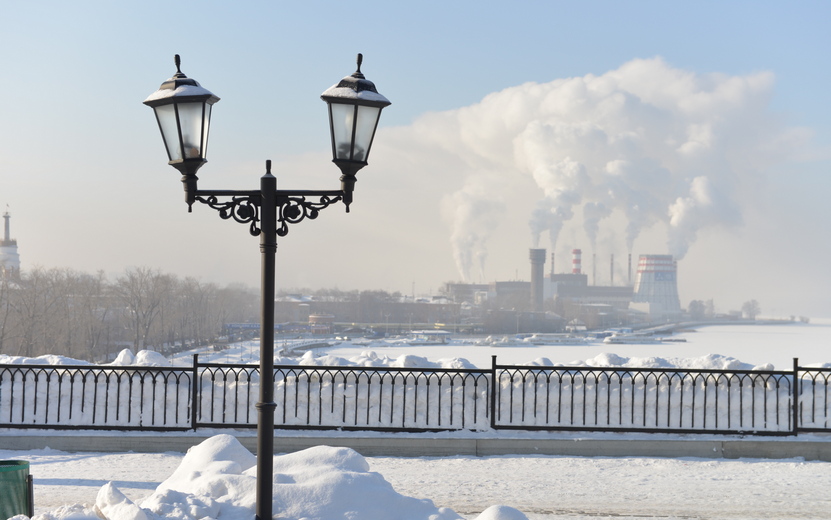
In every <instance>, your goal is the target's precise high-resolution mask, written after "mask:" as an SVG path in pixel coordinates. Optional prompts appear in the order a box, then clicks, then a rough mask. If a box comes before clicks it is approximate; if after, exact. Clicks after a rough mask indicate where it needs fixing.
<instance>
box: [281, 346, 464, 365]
mask: <svg viewBox="0 0 831 520" xmlns="http://www.w3.org/2000/svg"><path fill="white" fill-rule="evenodd" d="M275 361H276V362H277V363H278V364H281V365H294V364H298V365H304V366H321V367H322V366H330V367H340V366H361V367H398V368H455V369H468V368H470V369H473V368H476V367H475V366H473V364H472V363H471V362H470V361H468V360H466V359H463V358H445V359H438V360H436V361H435V362H433V361H430V360H428V359H427V358H426V357H421V356H414V355H410V354H404V355H401V356H398V357H397V358H391V357H389V356H386V355H382V356H379V355H378V354H376V353H375V351H374V350H365V351H363V352H361V353H360V354H359V355H357V356H352V357H350V358H348V359H347V358H342V357H338V356H332V355H328V354H327V355H323V356H315V354H314V353H313V352H312V351H307V352H306V353H305V354H303V356H302V357H301V358H300V360H299V361H298V360H296V359H294V358H276V360H275Z"/></svg>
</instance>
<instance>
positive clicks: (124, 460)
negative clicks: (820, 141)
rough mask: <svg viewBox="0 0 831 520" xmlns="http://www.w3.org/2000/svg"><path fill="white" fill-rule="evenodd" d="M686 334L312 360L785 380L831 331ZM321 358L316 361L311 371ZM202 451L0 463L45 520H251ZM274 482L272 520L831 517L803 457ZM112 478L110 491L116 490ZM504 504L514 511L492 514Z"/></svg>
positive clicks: (829, 467) (236, 460)
mask: <svg viewBox="0 0 831 520" xmlns="http://www.w3.org/2000/svg"><path fill="white" fill-rule="evenodd" d="M685 336H686V337H687V342H686V343H663V344H647V345H614V346H612V345H603V344H594V345H589V346H548V347H546V346H492V345H489V344H464V345H462V344H455V345H451V346H412V345H409V346H408V345H394V344H392V343H373V344H369V345H368V344H349V343H344V344H341V345H338V346H336V347H332V348H330V349H326V350H325V351H317V352H314V353H313V354H317V355H323V356H326V357H327V358H328V359H329V360H332V359H335V357H334V356H338V357H340V358H342V359H344V358H346V359H350V362H357V363H372V364H375V363H404V364H409V363H417V364H421V363H428V364H429V363H435V364H437V365H440V366H447V365H457V364H459V363H461V364H470V365H475V366H478V367H487V366H489V365H490V356H491V355H493V354H496V355H497V356H499V357H498V359H499V362H500V363H503V364H514V363H516V364H520V363H528V362H533V361H534V360H545V361H546V362H550V363H560V364H580V365H582V364H596V363H611V364H618V365H619V364H623V365H627V366H686V367H690V366H695V367H701V368H707V367H709V368H749V367H752V366H765V365H775V367H776V368H777V369H780V370H781V369H788V368H789V367H790V366H791V363H792V361H791V359H792V358H793V357H799V358H800V362H801V364H803V365H808V364H813V365H826V364H827V363H828V361H829V360H830V359H831V354H829V350H828V346H829V345H830V344H831V325H829V324H827V323H820V324H810V325H804V324H788V325H769V326H764V327H761V326H760V327H749V326H745V327H739V328H738V329H735V328H734V327H708V328H704V329H701V330H699V331H698V332H691V333H687V334H685ZM369 351H372V352H374V354H369V353H368V352H369ZM715 352H718V353H719V354H714V353H715ZM311 356H312V355H311V354H310V355H307V356H306V362H309V360H310V357H311ZM0 358H2V356H0ZM286 359H287V360H288V358H286ZM204 360H206V361H207V360H213V361H230V362H235V361H243V362H256V347H255V345H253V344H245V345H239V346H236V347H234V349H231V350H228V351H225V352H221V353H215V354H210V355H208V354H207V353H206V354H205V359H204ZM460 360H461V361H460ZM162 361H163V360H160V359H158V358H157V357H156V356H154V355H153V354H152V353H144V354H142V355H141V356H139V359H132V360H131V359H122V360H121V362H125V364H126V362H130V363H135V364H155V363H158V362H162ZM325 361H326V360H325V359H324V360H320V359H319V360H313V361H311V362H312V363H324V362H325ZM9 362H17V363H21V362H28V360H20V359H17V360H9V359H8V358H5V359H0V363H9ZM40 362H44V363H61V362H63V363H66V362H67V360H65V359H61V358H55V359H49V360H46V359H43V360H40ZM293 362H295V363H296V362H298V360H297V359H296V358H295V359H294V360H293ZM300 362H303V361H300ZM705 365H706V366H705ZM725 365H727V366H725ZM206 442H207V443H208V444H207V445H203V446H201V447H199V448H197V449H195V450H193V451H191V453H190V454H189V455H187V456H185V455H183V454H172V453H167V454H153V455H140V454H134V453H126V454H97V453H76V454H70V453H61V452H55V451H50V450H45V451H34V452H12V451H3V450H2V446H0V458H2V459H23V460H29V461H30V462H31V463H32V473H33V475H34V476H35V479H36V480H35V481H36V487H35V496H36V505H37V513H38V515H40V518H41V519H42V520H52V519H59V518H67V519H68V518H72V519H73V520H81V519H82V518H85V516H84V515H87V516H89V517H90V518H91V517H92V516H90V515H98V516H97V517H98V518H100V517H106V518H107V519H108V520H156V519H157V518H158V519H160V518H164V519H169V520H199V519H203V518H216V519H217V520H237V519H238V518H239V519H242V518H246V519H248V518H250V516H251V515H252V513H253V496H254V494H253V493H254V491H253V490H254V484H253V473H252V471H253V470H252V469H251V467H250V466H251V464H253V462H252V460H253V456H251V454H250V453H249V452H247V451H246V450H244V448H242V447H241V446H239V445H235V444H234V443H235V441H233V440H232V438H230V437H229V436H219V437H214V438H212V439H210V440H209V441H206ZM162 449H163V447H160V451H161V450H162ZM275 471H276V476H275V513H276V514H279V515H280V517H281V518H287V519H298V520H299V519H301V518H309V519H312V518H319V519H321V520H330V519H336V518H361V519H363V520H381V519H382V518H383V519H387V518H400V519H402V520H411V519H412V520H416V519H425V520H426V519H428V518H429V519H433V520H445V519H454V518H460V516H459V515H461V517H464V518H479V519H480V520H495V519H500V520H513V519H514V518H522V514H520V513H519V512H518V511H516V510H514V509H511V508H516V509H517V510H519V511H522V512H523V513H524V514H525V515H526V516H527V517H528V518H531V519H535V518H553V517H557V518H611V517H626V518H655V517H659V518H710V519H722V518H723V519H751V518H829V517H831V499H830V498H829V496H828V494H827V490H828V489H831V464H829V463H824V462H810V461H802V460H785V461H762V460H739V461H724V460H718V461H716V460H706V459H654V458H625V459H609V458H576V457H542V456H537V457H528V456H526V457H486V458H469V457H449V458H438V459H436V458H416V459H412V458H386V457H384V458H381V457H374V458H368V459H364V458H363V457H361V456H360V455H358V454H357V453H355V452H352V451H351V450H345V449H325V448H321V449H313V450H311V451H309V450H307V451H304V452H299V453H297V454H290V455H282V456H278V457H277V458H276V459H275ZM110 481H113V482H114V483H113V484H112V485H109V484H108V482H110ZM421 499H429V500H431V501H432V502H429V501H427V502H425V501H423V500H421ZM96 502H97V506H96V505H95V503H96ZM499 504H502V505H504V506H506V507H493V508H490V509H488V508H489V507H490V506H495V505H499ZM95 507H97V510H96V509H95ZM443 508H449V509H443ZM483 511H484V512H483Z"/></svg>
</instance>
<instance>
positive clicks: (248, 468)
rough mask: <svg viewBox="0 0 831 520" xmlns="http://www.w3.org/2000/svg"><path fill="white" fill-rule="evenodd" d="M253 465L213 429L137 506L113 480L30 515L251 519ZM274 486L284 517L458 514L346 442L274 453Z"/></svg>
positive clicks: (53, 519) (498, 509)
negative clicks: (82, 497)
mask: <svg viewBox="0 0 831 520" xmlns="http://www.w3.org/2000/svg"><path fill="white" fill-rule="evenodd" d="M256 470H257V468H256V458H255V457H254V455H252V454H251V452H249V451H248V450H246V449H245V448H244V447H243V446H242V445H241V444H240V443H239V441H237V440H236V439H235V438H234V437H233V436H230V435H217V436H215V437H212V438H210V439H208V440H206V441H204V442H203V443H201V444H199V445H198V446H194V447H193V448H191V449H190V450H189V451H188V453H187V454H186V455H185V457H184V458H183V459H182V462H181V464H180V465H179V467H178V468H177V469H176V470H175V471H174V472H173V474H172V475H170V477H168V478H167V479H166V480H165V481H164V482H162V483H161V484H160V485H159V486H158V487H157V488H156V490H155V492H153V493H152V494H151V495H150V496H149V497H147V498H145V499H144V500H143V501H141V502H140V503H139V504H136V503H134V502H133V501H132V500H130V499H129V498H127V496H125V495H124V493H122V492H121V491H120V490H119V489H118V487H117V486H115V485H114V484H113V483H112V482H110V483H107V484H106V485H104V486H103V487H102V488H101V490H100V491H99V492H98V496H97V498H96V501H95V504H94V505H82V504H72V505H67V506H64V507H60V508H58V509H56V510H54V511H52V512H49V513H44V514H41V515H37V516H35V517H34V519H35V520H61V519H67V520H87V519H89V520H101V519H106V520H161V519H164V520H208V519H218V520H250V518H251V517H252V516H253V515H254V509H255V502H256ZM272 489H273V494H274V499H273V508H274V515H275V516H276V517H278V518H281V519H286V520H300V519H308V520H312V519H319V520H334V519H338V518H342V519H350V518H356V519H358V518H359V519H361V520H388V519H397V520H457V519H461V518H462V517H461V516H460V515H458V514H456V513H455V512H454V511H452V510H450V509H447V508H439V507H436V506H435V505H434V504H433V502H432V501H430V500H425V499H417V498H411V497H406V496H403V495H401V494H399V493H398V492H396V491H395V490H394V489H393V487H392V485H391V484H390V483H389V482H387V481H386V480H385V479H384V478H383V476H381V475H380V474H379V473H376V472H372V471H370V468H369V464H368V463H367V461H366V459H364V457H362V456H361V455H359V454H358V453H357V452H355V451H353V450H351V449H349V448H333V447H328V446H318V447H315V448H310V449H307V450H303V451H300V452H296V453H291V454H288V455H278V456H275V457H274V477H273V488H272ZM15 518H18V517H15ZM20 518H21V520H22V517H20ZM525 518H526V517H525V515H524V514H522V513H521V512H519V511H518V510H516V509H514V508H511V507H507V506H492V507H490V508H488V509H486V510H485V511H483V512H482V514H480V515H479V516H478V517H477V519H478V520H521V519H525Z"/></svg>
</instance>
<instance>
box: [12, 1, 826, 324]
mask: <svg viewBox="0 0 831 520" xmlns="http://www.w3.org/2000/svg"><path fill="white" fill-rule="evenodd" d="M830 25H831V4H828V3H827V2H793V3H787V4H786V3H785V2H763V1H747V2H738V1H733V2H722V1H719V2H673V1H655V2H650V1H639V2H617V1H614V2H596V1H588V2H556V1H549V2H543V1H539V2H532V1H521V0H520V1H513V2H481V1H479V2H472V1H471V2H467V1H459V2H448V1H442V2H438V1H421V2H408V3H406V4H405V3H398V2H389V1H386V2H376V1H363V2H335V1H332V2H315V1H309V2H278V1H271V2H234V3H231V2H207V1H202V2H184V1H182V2H156V1H145V2H140V3H139V2H104V1H102V2H92V1H85V0H78V1H75V2H71V3H70V2H63V1H60V2H44V1H38V2H17V1H7V0H0V71H2V76H0V95H1V97H0V98H2V100H3V103H2V105H0V204H2V205H3V206H5V204H8V205H9V208H10V212H11V214H12V235H13V238H16V239H18V243H19V253H20V258H21V262H22V264H23V268H24V269H28V268H32V267H34V266H37V265H39V266H43V267H69V268H72V269H77V270H81V271H90V272H91V271H96V270H99V269H103V270H104V271H106V272H107V273H111V274H113V275H117V274H119V273H121V272H123V270H124V269H125V268H127V267H130V266H147V267H153V268H159V269H161V270H163V271H165V272H172V273H176V274H178V275H181V276H195V277H198V278H200V279H202V280H204V281H215V282H218V283H221V284H225V283H230V282H242V283H246V284H249V285H251V286H258V284H259V276H260V275H259V261H260V259H259V248H258V240H257V239H256V238H254V237H251V236H250V235H249V234H248V232H247V228H246V226H243V225H240V224H237V223H234V222H229V221H223V220H221V219H220V218H219V217H218V215H217V213H216V212H215V211H214V210H212V209H210V208H208V207H207V206H203V205H196V206H194V211H193V213H191V214H188V213H187V211H186V206H185V204H184V201H183V192H182V187H181V183H180V182H179V174H178V172H177V171H176V170H175V169H173V168H172V167H170V166H168V165H167V164H166V163H167V158H166V155H165V152H164V149H163V145H162V140H161V137H160V135H159V132H158V129H157V126H156V123H155V120H154V117H153V113H152V110H151V109H150V108H148V107H146V106H144V105H142V103H141V102H142V101H143V100H144V99H145V98H146V97H147V96H148V95H149V94H150V93H151V92H153V91H154V90H156V89H157V88H158V86H159V84H161V82H162V81H164V80H165V79H167V78H169V77H170V76H171V75H172V74H173V73H174V72H175V67H174V65H173V55H174V54H177V53H178V54H180V55H181V56H182V70H183V72H184V73H185V74H187V75H188V76H190V77H192V78H195V79H197V80H198V81H199V82H201V84H202V85H203V86H204V87H206V88H208V89H209V90H211V91H212V92H214V93H215V94H217V95H218V96H219V97H220V98H221V101H220V102H219V103H218V104H217V105H215V106H214V113H213V119H212V128H211V142H210V147H209V155H208V160H209V163H208V164H207V165H206V166H204V167H203V168H202V170H201V171H200V173H199V176H200V188H203V189H240V190H251V189H256V188H257V187H258V185H259V184H258V182H259V181H258V179H259V177H260V176H261V175H262V174H263V172H264V162H265V160H266V159H272V160H274V162H275V169H274V171H275V174H276V175H277V177H278V183H279V184H280V186H281V187H283V188H296V189H337V188H338V187H339V182H338V177H339V171H338V169H337V168H336V167H335V166H334V165H332V164H331V163H330V159H331V158H330V156H329V151H328V150H329V142H328V122H327V119H326V111H325V104H324V103H323V102H322V101H321V100H320V99H319V95H320V94H321V93H322V92H323V91H324V90H325V89H326V88H328V87H329V86H331V85H332V84H334V83H336V82H337V81H338V80H339V79H340V78H342V77H343V76H346V75H348V74H351V73H352V72H353V71H354V68H355V61H354V60H355V55H356V54H357V53H358V52H362V53H363V54H364V66H363V68H362V69H363V72H364V73H365V74H366V76H367V78H369V79H370V80H372V81H374V82H375V84H376V85H377V87H378V90H379V91H380V92H381V93H382V94H384V95H385V96H386V97H388V98H389V99H390V100H391V101H392V106H390V107H389V108H387V109H385V110H384V113H383V114H382V118H381V128H380V129H379V132H378V135H377V137H376V143H375V147H374V149H373V152H372V155H371V156H370V161H369V162H370V164H369V166H368V167H367V168H365V169H364V170H362V171H361V172H360V173H359V174H358V179H359V181H358V183H357V185H356V193H355V202H354V204H353V205H352V212H351V213H350V214H348V215H347V214H345V213H344V211H343V208H342V206H337V207H331V208H328V209H327V210H325V211H323V212H322V213H321V215H320V217H319V218H318V219H317V220H315V221H306V222H303V223H301V224H298V225H296V226H294V227H292V228H291V230H290V232H289V234H288V236H287V237H285V238H283V239H281V240H280V245H279V249H278V261H277V262H278V273H277V280H278V288H281V289H283V288H284V289H289V288H296V287H311V288H318V287H332V286H337V287H339V288H341V289H354V288H358V289H384V290H389V291H395V290H400V291H402V292H404V293H407V294H409V293H411V292H413V291H415V293H416V294H428V293H435V292H436V291H437V290H438V289H439V287H440V286H441V285H442V284H443V283H444V282H447V281H459V280H463V279H466V280H469V281H475V282H479V281H485V282H487V281H493V280H511V279H523V280H527V279H528V278H529V277H530V267H529V261H528V249H529V248H530V247H543V248H546V249H548V250H549V251H551V249H552V243H553V244H554V246H553V247H554V251H555V252H556V254H557V265H556V266H555V270H556V271H558V272H563V271H565V270H566V269H567V268H568V267H569V260H570V258H569V252H570V251H571V249H572V248H581V249H582V250H583V266H584V271H586V272H588V273H589V274H590V276H592V274H591V273H592V272H593V268H592V260H591V257H592V254H596V257H597V267H596V268H595V269H596V271H595V272H596V273H597V283H598V284H608V283H609V278H610V255H612V254H614V255H615V262H616V266H615V269H616V274H615V281H616V283H620V282H623V281H625V279H626V269H627V266H626V257H627V255H628V254H629V253H631V254H632V255H633V257H634V258H635V259H637V256H638V255H640V254H647V253H650V254H665V253H672V254H675V255H677V256H678V257H679V258H680V260H679V266H678V270H679V291H680V295H681V303H682V306H684V307H686V305H687V304H688V303H689V301H690V300H693V299H710V298H713V299H714V300H715V303H716V308H717V309H718V310H720V311H727V310H731V309H738V308H739V307H740V306H741V304H742V302H744V301H746V300H749V299H752V298H753V299H756V300H758V301H759V303H760V305H761V307H762V310H763V312H764V313H766V314H773V315H790V314H805V315H809V316H814V317H817V316H826V317H831V297H829V295H828V288H829V286H831V275H830V274H829V272H830V271H829V270H830V269H831V267H829V265H828V264H829V263H830V262H829V260H831V244H829V234H831V233H829V231H831V206H830V205H829V204H828V202H827V200H828V198H829V194H831V176H830V175H829V173H831V172H829V166H831V147H829V144H831V123H829V120H831V108H829V107H831V103H829V85H831V81H830V80H831V73H829V66H828V51H829V48H831V46H830V45H829V44H831V38H829V36H828V33H829V31H828V27H829V26H830ZM549 269H550V265H549V264H546V272H547V271H548V270H549Z"/></svg>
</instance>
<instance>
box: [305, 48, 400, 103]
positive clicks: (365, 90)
mask: <svg viewBox="0 0 831 520" xmlns="http://www.w3.org/2000/svg"><path fill="white" fill-rule="evenodd" d="M363 59H364V57H363V54H358V70H356V71H355V72H354V73H353V74H352V75H351V76H347V77H345V78H343V79H342V80H340V82H338V84H337V85H332V86H331V87H330V88H329V89H327V90H326V91H325V92H324V93H323V94H321V95H320V98H321V99H322V100H324V101H326V102H327V103H349V104H353V105H354V104H359V105H369V106H376V107H380V108H383V107H385V106H388V105H390V104H391V103H390V101H389V100H388V99H387V98H386V97H384V96H383V95H381V94H379V93H378V90H376V88H375V83H373V82H371V81H369V80H368V79H366V77H365V76H364V75H363V73H361V63H362V62H363Z"/></svg>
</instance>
